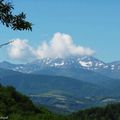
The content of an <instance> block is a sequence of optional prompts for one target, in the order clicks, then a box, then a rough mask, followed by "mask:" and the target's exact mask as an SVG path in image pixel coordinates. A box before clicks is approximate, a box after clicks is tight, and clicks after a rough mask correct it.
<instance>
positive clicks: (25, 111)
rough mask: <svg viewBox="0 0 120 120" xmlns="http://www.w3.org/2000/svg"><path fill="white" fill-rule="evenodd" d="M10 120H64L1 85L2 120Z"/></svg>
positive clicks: (0, 109)
mask: <svg viewBox="0 0 120 120" xmlns="http://www.w3.org/2000/svg"><path fill="white" fill-rule="evenodd" d="M4 117H8V119H9V120H64V118H63V117H62V116H60V115H55V114H53V113H51V112H49V111H48V110H46V109H45V108H43V107H41V108H37V107H35V106H34V105H33V103H32V102H31V100H29V98H28V97H26V96H24V95H22V94H20V93H19V92H17V91H16V90H15V89H14V88H13V87H3V86H1V85H0V118H1V119H2V118H4Z"/></svg>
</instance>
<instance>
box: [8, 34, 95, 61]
mask: <svg viewBox="0 0 120 120" xmlns="http://www.w3.org/2000/svg"><path fill="white" fill-rule="evenodd" d="M93 53H94V50H92V49H91V48H86V47H83V46H80V45H75V44H74V43H73V40H72V37H71V36H70V35H68V34H64V33H55V34H54V36H53V38H52V39H51V40H50V42H49V43H47V42H43V43H42V44H40V45H39V46H38V48H37V49H35V48H33V47H32V46H30V45H29V44H28V41H27V40H20V39H16V40H15V42H13V43H12V44H11V46H10V48H9V56H10V57H11V58H14V59H20V60H22V59H30V58H39V59H41V58H46V57H50V58H54V57H67V56H70V55H80V56H84V55H89V56H90V55H92V54H93Z"/></svg>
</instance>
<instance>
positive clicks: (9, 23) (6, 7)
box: [0, 0, 32, 30]
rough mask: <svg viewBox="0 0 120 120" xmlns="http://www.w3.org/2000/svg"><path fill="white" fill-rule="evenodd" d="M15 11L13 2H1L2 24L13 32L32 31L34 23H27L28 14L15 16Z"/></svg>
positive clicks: (0, 18)
mask: <svg viewBox="0 0 120 120" xmlns="http://www.w3.org/2000/svg"><path fill="white" fill-rule="evenodd" d="M13 10H14V7H13V5H12V3H11V2H6V1H5V0H0V22H1V23H2V24H3V25H5V26H6V27H10V28H11V29H13V30H32V23H30V22H28V21H26V14H25V13H23V12H21V13H20V14H18V15H14V14H13Z"/></svg>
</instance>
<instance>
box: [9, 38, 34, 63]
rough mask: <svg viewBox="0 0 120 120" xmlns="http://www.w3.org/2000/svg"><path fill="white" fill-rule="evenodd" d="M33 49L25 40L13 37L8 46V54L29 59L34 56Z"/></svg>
mask: <svg viewBox="0 0 120 120" xmlns="http://www.w3.org/2000/svg"><path fill="white" fill-rule="evenodd" d="M34 52H35V51H34V49H33V48H32V47H31V46H30V45H29V44H28V41H27V40H21V39H15V40H14V42H13V43H11V44H10V47H9V48H8V54H9V56H10V57H11V58H12V59H16V60H20V61H24V60H26V61H29V59H31V58H32V57H34V56H35V55H34V54H35V53H34Z"/></svg>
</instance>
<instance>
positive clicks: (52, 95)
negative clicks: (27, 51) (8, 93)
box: [0, 56, 120, 112]
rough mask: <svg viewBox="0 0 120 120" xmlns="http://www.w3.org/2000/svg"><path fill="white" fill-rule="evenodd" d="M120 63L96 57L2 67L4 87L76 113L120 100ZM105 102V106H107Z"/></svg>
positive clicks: (52, 59)
mask: <svg viewBox="0 0 120 120" xmlns="http://www.w3.org/2000/svg"><path fill="white" fill-rule="evenodd" d="M119 78H120V62H119V61H117V62H112V63H105V62H102V61H100V60H98V59H96V58H94V57H92V56H83V57H81V56H70V57H68V58H44V59H39V60H35V61H33V62H31V63H26V64H12V63H10V62H6V61H3V62H1V63H0V83H2V84H3V85H12V86H14V87H15V88H16V89H17V90H18V91H20V92H22V93H24V94H27V95H28V96H29V97H30V98H31V99H32V100H33V101H34V102H35V103H36V104H44V105H46V106H47V107H49V108H52V109H53V108H54V109H55V110H56V108H57V109H58V108H59V109H62V110H65V111H72V112H73V111H74V110H77V109H82V108H86V107H90V106H94V105H101V104H104V103H108V102H114V101H119V100H120V94H119V92H118V91H119V90H120V80H119ZM103 101H104V102H103Z"/></svg>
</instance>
